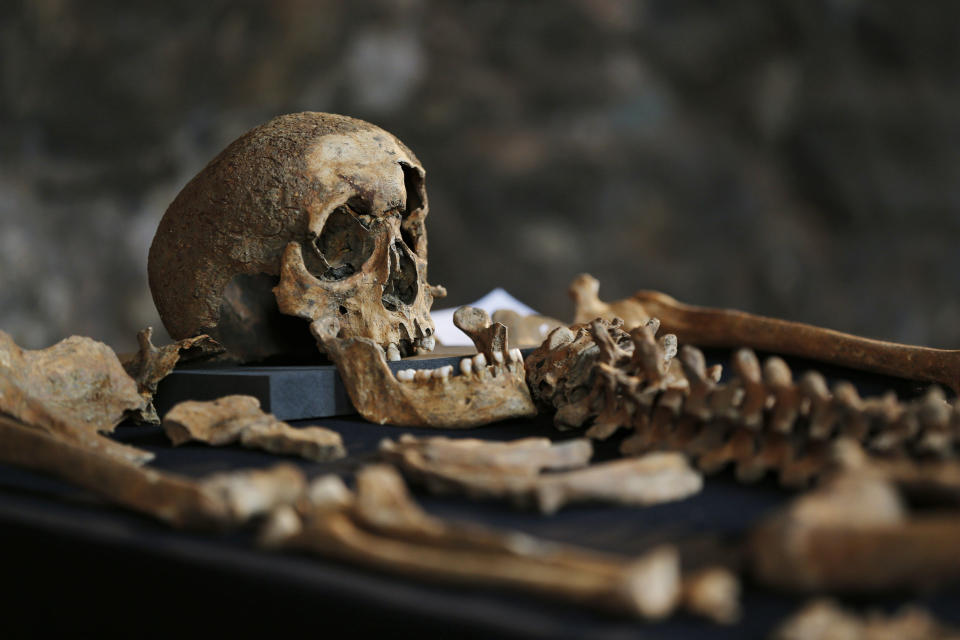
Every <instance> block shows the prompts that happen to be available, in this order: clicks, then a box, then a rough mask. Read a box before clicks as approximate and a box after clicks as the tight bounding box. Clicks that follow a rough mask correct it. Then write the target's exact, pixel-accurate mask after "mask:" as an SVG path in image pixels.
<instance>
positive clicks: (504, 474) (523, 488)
mask: <svg viewBox="0 0 960 640" xmlns="http://www.w3.org/2000/svg"><path fill="white" fill-rule="evenodd" d="M380 453H381V455H382V456H383V457H384V459H386V460H387V461H389V462H391V463H393V464H395V465H397V466H398V467H399V468H400V469H401V470H402V471H403V472H404V474H406V475H408V476H409V477H410V478H412V479H414V480H415V481H417V482H419V483H422V484H424V485H426V486H427V488H428V489H430V490H431V491H434V492H437V493H463V494H466V495H468V496H470V497H474V498H506V499H509V500H511V501H512V502H513V503H514V504H516V505H518V506H521V507H527V506H535V507H536V508H537V509H539V510H540V511H541V512H542V513H555V512H556V511H558V510H559V509H561V508H562V507H564V506H565V505H567V504H571V503H575V502H610V503H616V504H624V505H632V506H647V505H651V504H659V503H662V502H669V501H673V500H680V499H683V498H686V497H688V496H690V495H691V494H693V493H696V492H698V491H699V490H700V489H701V487H702V486H703V480H702V477H701V476H700V474H699V473H697V472H696V471H694V470H693V469H691V468H690V466H689V465H688V464H687V462H686V459H685V458H684V457H683V456H681V455H678V454H669V453H663V454H653V455H650V456H647V457H645V458H636V459H630V460H615V461H611V462H605V463H601V464H596V465H592V466H589V467H588V466H586V465H587V463H588V461H589V459H590V456H591V454H592V447H591V446H590V444H589V441H586V440H572V441H568V442H564V443H560V444H550V442H549V441H548V440H546V439H543V438H526V439H523V440H516V441H513V442H485V441H482V440H467V441H460V440H450V439H447V438H416V437H414V436H410V435H405V436H402V437H401V438H400V439H399V441H393V440H384V441H383V442H381V443H380ZM564 469H569V470H564ZM544 470H553V471H552V472H551V473H542V471H544Z"/></svg>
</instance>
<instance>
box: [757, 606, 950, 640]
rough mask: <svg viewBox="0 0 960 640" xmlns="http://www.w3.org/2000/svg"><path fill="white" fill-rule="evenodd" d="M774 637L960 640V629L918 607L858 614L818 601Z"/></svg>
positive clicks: (778, 639) (779, 639) (777, 639)
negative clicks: (946, 623)
mask: <svg viewBox="0 0 960 640" xmlns="http://www.w3.org/2000/svg"><path fill="white" fill-rule="evenodd" d="M772 637H773V638H774V640H960V630H957V629H952V628H949V627H946V626H944V625H942V624H941V623H940V622H938V621H937V620H936V619H935V618H934V617H933V616H931V615H930V614H929V613H928V612H926V611H925V610H923V609H920V608H917V607H905V608H903V609H901V610H900V611H898V612H896V613H894V614H892V615H886V614H883V613H881V612H879V611H877V612H873V613H868V614H867V615H857V614H855V613H852V612H850V611H846V610H844V609H842V608H841V607H840V606H839V605H837V604H836V603H835V602H833V601H830V600H814V601H812V602H810V603H809V604H807V605H806V606H804V607H803V609H801V610H800V611H798V612H797V613H795V614H793V615H792V616H790V617H789V618H788V619H787V620H786V621H784V622H783V624H781V625H780V627H779V628H778V629H777V630H776V631H775V632H774V634H773V636H772Z"/></svg>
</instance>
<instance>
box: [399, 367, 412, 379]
mask: <svg viewBox="0 0 960 640" xmlns="http://www.w3.org/2000/svg"><path fill="white" fill-rule="evenodd" d="M413 377H414V374H413V369H400V371H397V380H399V381H401V382H410V381H411V380H413Z"/></svg>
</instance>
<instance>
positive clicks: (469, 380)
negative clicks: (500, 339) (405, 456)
mask: <svg viewBox="0 0 960 640" xmlns="http://www.w3.org/2000/svg"><path fill="white" fill-rule="evenodd" d="M310 330H311V331H312V332H313V335H314V337H315V338H316V339H317V340H318V341H319V342H320V343H321V344H322V347H321V348H322V350H323V351H324V352H325V353H327V355H328V356H329V357H330V358H331V359H332V360H333V361H334V363H335V364H336V365H337V371H338V373H339V374H340V378H341V379H342V380H343V383H344V386H345V387H346V388H347V393H348V394H349V395H350V400H351V402H352V403H353V406H354V408H356V410H357V411H358V412H359V413H360V415H362V416H363V417H364V418H366V419H367V420H369V421H370V422H374V423H376V424H386V423H388V424H392V425H396V426H402V427H441V428H459V429H463V428H468V427H474V426H478V425H482V424H489V423H491V422H496V421H498V420H506V419H508V418H521V417H532V416H534V415H536V413H537V409H536V406H534V404H533V399H532V398H531V397H530V389H529V388H528V387H527V383H526V376H525V371H524V364H523V363H522V362H512V361H511V362H505V363H504V364H494V365H490V366H487V365H486V361H485V360H486V359H485V358H484V363H483V364H478V363H477V362H473V363H471V365H470V367H469V369H470V371H471V373H469V375H468V374H464V375H457V376H449V377H446V378H444V377H437V378H435V377H433V376H432V375H428V376H422V374H421V377H420V378H419V379H418V376H417V375H414V376H413V380H409V376H407V375H405V376H404V378H405V379H398V378H397V377H396V376H394V374H393V373H392V372H391V371H390V368H389V367H388V366H387V361H386V359H385V358H384V355H383V350H382V349H380V347H378V346H377V345H376V343H374V342H373V341H372V340H369V339H368V338H348V339H340V338H338V337H337V335H338V333H339V331H340V329H339V325H338V324H337V323H336V321H331V322H328V323H318V322H314V323H313V324H311V325H310ZM482 356H483V354H477V357H478V358H479V357H482ZM491 360H492V358H491Z"/></svg>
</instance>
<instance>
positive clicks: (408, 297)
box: [381, 242, 418, 311]
mask: <svg viewBox="0 0 960 640" xmlns="http://www.w3.org/2000/svg"><path fill="white" fill-rule="evenodd" d="M417 286H418V284H417V265H416V264H415V263H414V261H413V258H411V257H410V255H409V254H408V253H407V252H406V251H405V249H404V246H403V243H401V242H395V243H394V244H393V246H391V247H390V275H389V276H388V277H387V283H386V284H385V285H384V287H383V297H382V298H381V301H382V302H383V306H384V307H385V308H387V309H388V310H390V311H397V310H398V309H399V308H400V307H401V305H405V306H409V305H411V304H413V302H414V300H416V299H417Z"/></svg>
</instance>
